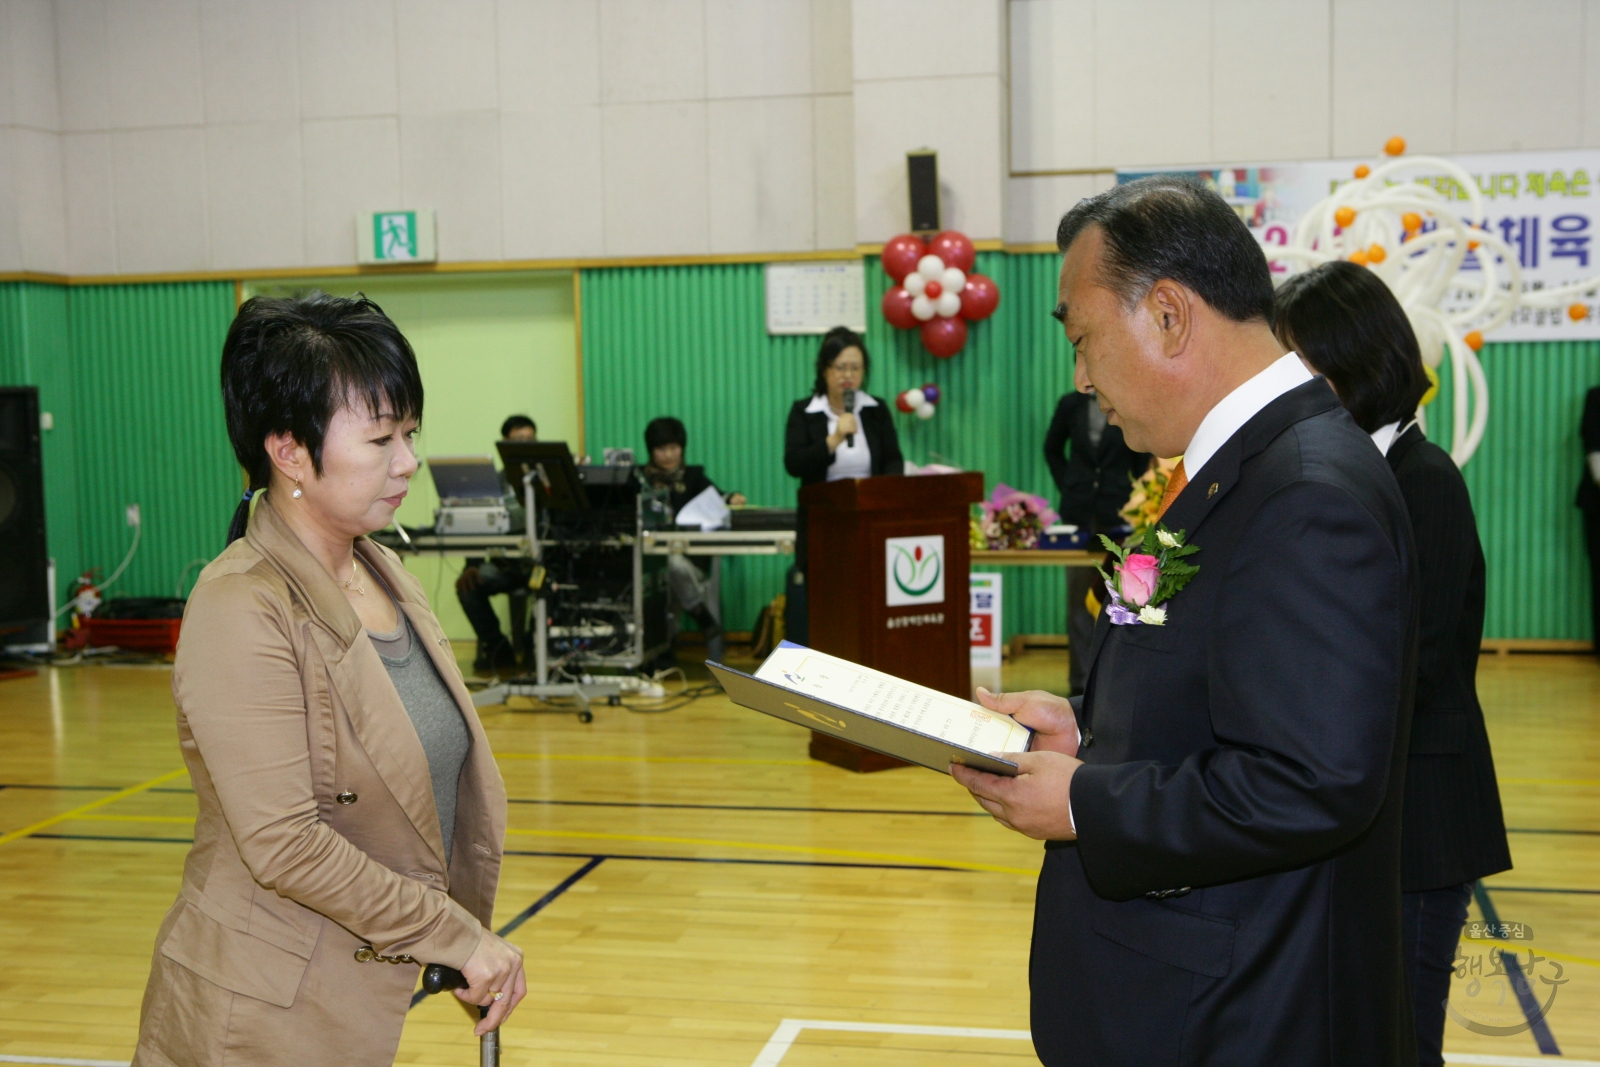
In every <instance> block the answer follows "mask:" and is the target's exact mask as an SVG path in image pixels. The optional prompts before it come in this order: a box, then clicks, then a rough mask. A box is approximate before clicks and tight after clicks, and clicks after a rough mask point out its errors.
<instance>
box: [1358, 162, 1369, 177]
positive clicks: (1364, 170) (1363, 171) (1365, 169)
mask: <svg viewBox="0 0 1600 1067" xmlns="http://www.w3.org/2000/svg"><path fill="white" fill-rule="evenodd" d="M1371 173H1372V168H1371V167H1369V166H1367V165H1366V164H1365V163H1357V164H1356V177H1357V178H1365V177H1366V176H1367V175H1369V174H1371Z"/></svg>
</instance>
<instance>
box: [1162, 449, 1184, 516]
mask: <svg viewBox="0 0 1600 1067" xmlns="http://www.w3.org/2000/svg"><path fill="white" fill-rule="evenodd" d="M1188 484H1189V476H1188V475H1187V474H1185V473H1184V471H1183V460H1181V459H1180V460H1178V465H1177V466H1176V467H1174V468H1172V474H1171V475H1170V476H1169V477H1168V478H1167V488H1166V491H1165V492H1163V493H1162V494H1161V507H1159V508H1157V509H1156V521H1157V522H1160V521H1161V516H1163V515H1165V514H1166V513H1167V509H1168V508H1170V507H1171V506H1172V502H1173V501H1174V500H1176V499H1178V494H1179V493H1181V492H1183V487H1184V486H1186V485H1188Z"/></svg>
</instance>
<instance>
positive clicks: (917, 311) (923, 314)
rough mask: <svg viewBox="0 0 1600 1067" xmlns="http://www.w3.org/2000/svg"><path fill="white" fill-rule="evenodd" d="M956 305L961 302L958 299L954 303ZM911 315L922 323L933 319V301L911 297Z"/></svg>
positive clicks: (921, 297) (920, 297)
mask: <svg viewBox="0 0 1600 1067" xmlns="http://www.w3.org/2000/svg"><path fill="white" fill-rule="evenodd" d="M956 303H957V304H960V303H961V301H960V300H959V299H958V300H957V301H956ZM911 314H913V315H915V316H916V317H917V318H919V319H921V320H922V321H923V322H927V321H928V320H929V319H931V318H933V316H934V307H933V301H932V300H929V299H928V298H927V297H925V296H914V297H912V298H911Z"/></svg>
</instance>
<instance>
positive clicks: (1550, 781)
mask: <svg viewBox="0 0 1600 1067" xmlns="http://www.w3.org/2000/svg"><path fill="white" fill-rule="evenodd" d="M1500 784H1501V785H1600V778H1501V779H1500Z"/></svg>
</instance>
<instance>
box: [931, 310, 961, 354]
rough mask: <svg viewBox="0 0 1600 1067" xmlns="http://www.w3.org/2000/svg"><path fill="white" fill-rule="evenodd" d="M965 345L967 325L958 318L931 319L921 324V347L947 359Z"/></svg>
mask: <svg viewBox="0 0 1600 1067" xmlns="http://www.w3.org/2000/svg"><path fill="white" fill-rule="evenodd" d="M966 343H967V324H966V323H965V322H963V321H962V320H960V319H958V318H948V319H947V318H944V317H942V316H940V317H936V318H931V319H929V320H928V321H927V322H925V323H923V324H922V347H923V348H926V349H927V350H928V351H929V352H932V353H933V354H934V355H935V356H937V357H938V358H939V359H949V358H950V357H951V356H953V355H955V354H956V353H957V352H959V351H961V348H962V346H963V345H965V344H966Z"/></svg>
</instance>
